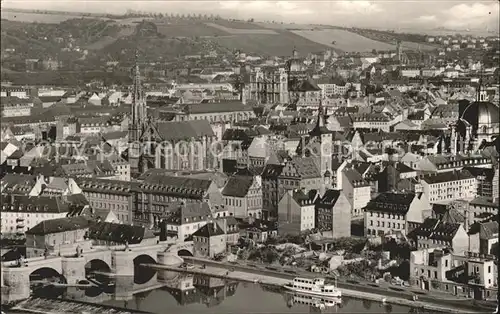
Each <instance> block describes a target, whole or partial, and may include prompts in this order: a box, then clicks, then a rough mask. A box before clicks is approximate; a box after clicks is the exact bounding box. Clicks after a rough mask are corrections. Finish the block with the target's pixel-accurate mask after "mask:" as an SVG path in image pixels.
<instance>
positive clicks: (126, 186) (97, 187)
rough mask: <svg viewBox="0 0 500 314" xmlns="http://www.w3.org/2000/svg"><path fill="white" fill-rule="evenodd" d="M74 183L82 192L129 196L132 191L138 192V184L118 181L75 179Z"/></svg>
mask: <svg viewBox="0 0 500 314" xmlns="http://www.w3.org/2000/svg"><path fill="white" fill-rule="evenodd" d="M75 181H76V182H77V183H78V186H79V187H80V188H81V189H82V191H84V192H98V193H109V194H116V195H130V194H131V193H132V192H133V191H136V190H138V187H139V184H138V183H135V182H126V181H120V180H108V179H98V178H77V179H75Z"/></svg>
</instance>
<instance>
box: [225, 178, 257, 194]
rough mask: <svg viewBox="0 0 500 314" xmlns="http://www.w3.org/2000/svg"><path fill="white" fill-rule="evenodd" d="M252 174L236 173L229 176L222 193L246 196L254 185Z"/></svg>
mask: <svg viewBox="0 0 500 314" xmlns="http://www.w3.org/2000/svg"><path fill="white" fill-rule="evenodd" d="M253 180H254V178H253V177H252V176H242V175H234V176H232V177H230V178H229V180H228V181H227V183H226V186H225V187H224V189H223V190H222V195H224V196H231V197H245V196H246V195H247V194H248V191H249V190H250V187H251V186H252V183H253Z"/></svg>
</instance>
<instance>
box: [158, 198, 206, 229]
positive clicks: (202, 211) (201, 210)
mask: <svg viewBox="0 0 500 314" xmlns="http://www.w3.org/2000/svg"><path fill="white" fill-rule="evenodd" d="M211 217H212V211H211V210H210V206H209V205H208V203H205V202H202V203H198V202H197V203H187V204H184V203H183V204H180V205H178V206H177V209H175V210H174V212H172V214H170V216H168V217H167V218H166V219H165V221H166V223H167V224H174V225H182V224H185V223H192V222H195V221H200V222H202V221H206V220H207V219H210V218H211Z"/></svg>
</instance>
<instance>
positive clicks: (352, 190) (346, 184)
mask: <svg viewBox="0 0 500 314" xmlns="http://www.w3.org/2000/svg"><path fill="white" fill-rule="evenodd" d="M342 175H343V177H344V178H343V179H342V191H343V192H344V194H345V195H346V197H347V199H348V200H349V203H350V204H351V217H352V218H363V208H364V207H365V206H366V205H367V204H368V202H369V201H370V199H371V185H370V183H369V182H368V181H366V180H365V179H363V177H362V176H361V174H360V173H359V172H358V171H357V170H356V169H353V168H349V169H344V171H343V172H342Z"/></svg>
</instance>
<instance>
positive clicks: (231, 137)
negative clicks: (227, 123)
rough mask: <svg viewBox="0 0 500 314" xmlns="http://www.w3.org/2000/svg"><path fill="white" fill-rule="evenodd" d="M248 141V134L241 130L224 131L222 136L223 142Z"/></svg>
mask: <svg viewBox="0 0 500 314" xmlns="http://www.w3.org/2000/svg"><path fill="white" fill-rule="evenodd" d="M248 139H249V136H248V133H247V132H246V130H242V129H226V130H225V131H224V134H223V135H222V140H223V141H243V140H248Z"/></svg>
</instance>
